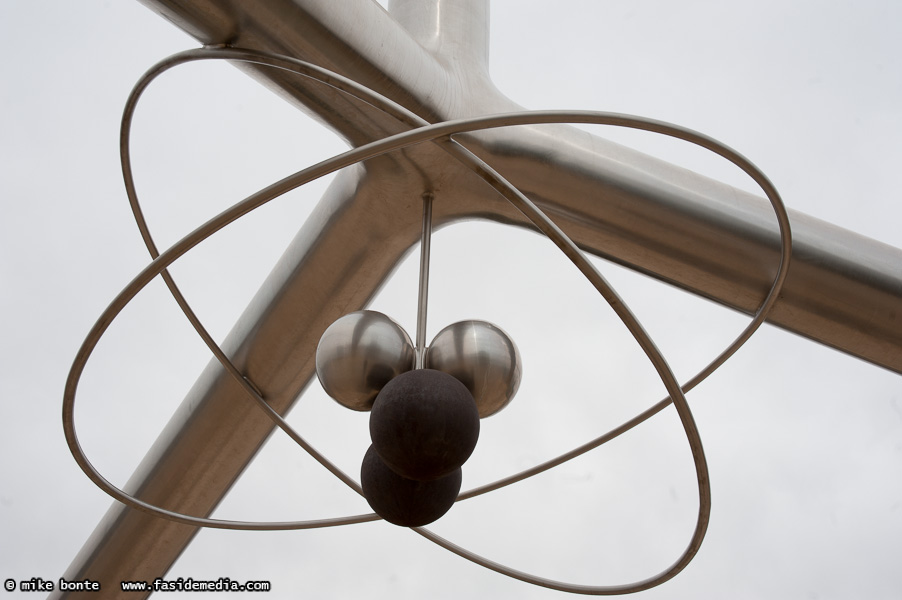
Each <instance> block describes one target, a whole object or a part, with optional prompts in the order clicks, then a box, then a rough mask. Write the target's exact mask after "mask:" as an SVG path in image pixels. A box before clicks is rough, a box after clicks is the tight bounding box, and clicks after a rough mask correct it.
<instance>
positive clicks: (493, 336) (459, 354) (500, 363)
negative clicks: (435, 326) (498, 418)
mask: <svg viewBox="0 0 902 600" xmlns="http://www.w3.org/2000/svg"><path fill="white" fill-rule="evenodd" d="M426 368H429V369H435V370H437V371H443V372H445V373H448V374H449V375H453V376H454V377H455V378H456V379H458V380H459V381H460V382H461V383H463V384H464V385H465V386H466V387H467V389H468V390H470V393H471V394H473V399H474V400H476V408H477V409H478V410H479V416H480V417H482V418H484V417H488V416H489V415H493V414H495V413H496V412H498V411H499V410H501V409H502V408H504V407H505V406H507V405H508V403H509V402H510V401H511V400H512V399H513V397H514V394H516V393H517V389H518V388H519V387H520V375H521V371H522V367H521V364H520V352H519V350H517V346H516V344H514V342H513V340H511V338H510V337H509V336H508V335H507V334H506V333H505V332H504V331H503V330H502V329H501V328H500V327H497V326H495V325H492V324H491V323H487V322H485V321H460V322H458V323H454V324H452V325H448V326H447V327H445V328H444V329H442V330H441V331H439V332H438V335H436V336H435V339H434V340H432V343H431V344H430V345H429V349H428V350H427V351H426Z"/></svg>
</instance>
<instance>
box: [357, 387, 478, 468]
mask: <svg viewBox="0 0 902 600" xmlns="http://www.w3.org/2000/svg"><path fill="white" fill-rule="evenodd" d="M370 438H372V440H373V446H374V447H375V449H376V452H378V453H379V457H380V458H381V459H382V460H383V461H384V462H385V464H386V465H388V466H389V467H390V468H391V469H392V470H393V471H395V472H396V473H397V474H398V475H400V476H402V477H406V478H407V479H416V480H419V481H429V480H432V479H438V478H439V477H442V476H444V475H447V474H448V473H451V472H452V471H454V470H455V469H457V468H458V467H460V466H461V465H462V464H464V462H466V460H467V459H468V458H470V454H472V453H473V449H474V448H475V447H476V440H477V439H478V438H479V411H478V410H477V408H476V402H475V400H473V396H472V394H470V392H469V390H467V388H466V386H464V384H462V383H461V382H460V381H458V380H457V379H455V378H454V377H452V376H451V375H448V374H447V373H442V372H441V371H434V370H432V369H416V370H413V371H408V372H406V373H402V374H401V375H398V376H397V377H395V378H394V379H392V380H391V381H389V382H388V383H387V384H386V385H385V387H384V388H382V390H381V391H380V392H379V395H378V396H376V401H375V402H374V403H373V410H372V412H371V413H370Z"/></svg>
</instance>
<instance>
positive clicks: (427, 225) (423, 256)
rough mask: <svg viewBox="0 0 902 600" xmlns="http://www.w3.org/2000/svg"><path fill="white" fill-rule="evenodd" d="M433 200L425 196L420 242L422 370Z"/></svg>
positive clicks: (419, 365)
mask: <svg viewBox="0 0 902 600" xmlns="http://www.w3.org/2000/svg"><path fill="white" fill-rule="evenodd" d="M432 199H433V195H432V193H430V192H426V193H425V194H423V236H422V240H421V242H420V283H419V288H418V291H417V360H416V368H417V369H422V368H423V366H424V363H425V362H426V309H427V306H428V304H429V255H430V252H431V250H432Z"/></svg>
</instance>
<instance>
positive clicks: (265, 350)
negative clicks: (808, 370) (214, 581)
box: [51, 0, 902, 598]
mask: <svg viewBox="0 0 902 600" xmlns="http://www.w3.org/2000/svg"><path fill="white" fill-rule="evenodd" d="M141 1H142V2H143V3H144V4H146V5H148V6H149V7H150V8H151V9H152V10H154V11H156V12H158V13H160V14H161V15H163V16H164V17H166V18H167V19H168V20H170V21H171V22H173V23H175V24H176V25H177V26H179V27H180V28H182V29H183V30H184V31H186V32H188V33H189V34H191V35H192V36H194V37H195V38H196V39H197V40H198V41H199V42H201V43H205V44H218V43H229V44H231V45H233V46H237V47H248V48H253V49H258V50H266V51H271V52H277V53H281V54H289V55H291V56H293V57H295V58H300V59H304V60H309V61H311V62H314V63H317V64H320V65H322V66H323V67H326V68H329V69H331V70H334V71H337V72H339V73H341V74H343V75H345V76H347V77H350V78H351V79H354V80H356V81H358V82H360V83H362V84H364V85H367V86H369V87H371V88H373V89H375V90H376V91H378V92H380V93H382V94H384V95H385V96H387V97H389V98H391V99H393V100H394V101H396V102H398V103H399V104H401V105H403V106H405V107H406V108H408V109H410V110H412V111H413V112H415V113H417V114H418V115H420V116H421V117H423V118H424V119H426V120H428V121H432V122H435V121H439V120H447V119H452V118H458V117H466V116H472V115H479V114H490V113H502V112H511V111H515V110H517V109H518V108H519V107H518V106H517V105H516V104H515V103H514V102H512V101H511V100H509V99H507V98H506V97H504V96H503V95H502V94H501V93H500V92H498V90H497V89H496V88H495V87H494V86H493V85H492V83H491V80H490V79H489V77H488V67H487V41H488V2H487V1H486V0H456V1H448V0H442V1H439V0H395V1H393V2H391V4H390V7H389V8H390V10H389V13H390V14H389V13H386V12H385V11H383V10H382V8H381V7H379V6H378V5H376V4H375V3H374V2H372V1H371V0H344V1H343V2H341V3H335V2H332V0H261V1H260V2H233V1H231V0H193V1H191V2H185V1H182V0H141ZM242 68H243V69H245V70H246V71H247V72H248V73H250V74H251V75H252V76H253V77H255V78H257V79H259V80H261V81H262V82H263V83H265V84H266V85H267V86H269V87H271V88H273V89H274V90H276V91H277V92H278V93H280V94H281V95H283V96H284V97H286V98H289V99H290V100H292V101H293V102H296V103H297V104H298V105H299V106H301V107H302V108H303V109H304V110H306V111H308V112H310V113H312V114H314V115H315V116H316V118H318V119H320V120H321V121H323V122H325V123H327V124H328V125H329V126H330V127H332V128H333V129H334V130H335V131H336V132H338V133H339V134H340V135H342V136H343V137H344V138H345V139H347V140H348V141H349V142H350V143H351V144H352V145H359V144H360V143H363V142H367V141H370V140H372V139H375V138H377V137H382V136H384V135H386V134H390V133H396V132H398V131H401V130H403V129H404V128H405V126H404V125H403V124H401V123H399V122H398V121H396V120H395V119H394V118H392V117H390V116H387V115H385V114H384V113H381V112H379V111H377V110H375V109H374V108H373V107H371V106H369V105H367V104H365V103H362V102H359V101H356V100H353V99H349V98H348V97H346V96H343V95H342V94H341V93H340V92H338V91H336V90H334V89H332V88H328V87H323V86H320V85H318V84H314V83H310V82H305V81H302V80H301V79H299V78H297V77H295V76H291V75H290V74H284V73H279V72H276V71H273V70H272V69H268V68H265V67H242ZM592 108H598V107H592ZM461 141H462V142H463V143H465V144H466V145H467V147H468V148H469V149H470V150H472V151H473V152H474V153H476V154H477V155H478V156H480V158H482V159H484V160H485V161H487V162H488V163H489V164H491V165H492V166H493V167H494V168H495V169H496V170H497V171H499V172H500V173H501V174H502V175H503V176H505V177H506V178H507V179H508V180H510V181H511V182H512V183H513V184H514V185H516V186H517V187H518V188H519V189H521V190H522V191H524V192H525V193H526V194H527V195H528V196H529V197H530V198H531V199H533V200H534V201H535V202H536V204H538V205H539V206H540V207H541V208H542V209H543V210H544V211H546V212H547V213H548V214H549V215H550V216H551V217H552V218H553V219H555V221H556V223H557V224H558V225H559V226H560V228H561V229H563V230H564V231H565V232H566V233H567V234H568V235H569V236H570V237H571V238H572V239H573V240H574V241H575V242H576V243H577V244H578V245H580V246H581V247H582V248H584V249H586V250H588V251H590V252H593V253H595V254H597V255H599V256H604V257H606V258H609V259H611V260H615V261H617V262H619V263H621V264H624V265H627V266H629V267H631V268H634V269H636V270H639V271H641V272H643V273H646V274H649V275H651V276H654V277H657V278H659V279H661V280H664V281H667V282H669V283H672V284H674V285H676V286H679V287H681V288H683V289H686V290H689V291H691V292H694V293H696V294H700V295H702V296H705V297H707V298H710V299H713V300H715V301H717V302H720V303H722V304H724V305H726V306H730V307H733V308H736V309H737V310H740V311H744V312H746V313H750V312H753V311H754V310H755V308H756V307H757V304H758V303H759V302H760V300H761V298H762V297H763V296H764V294H765V293H766V291H767V288H768V285H769V282H770V281H771V279H772V278H773V272H774V269H775V268H776V265H777V264H778V262H779V239H778V234H777V232H776V224H775V222H774V221H773V218H772V217H771V216H770V215H769V213H768V211H769V208H768V206H767V204H766V202H765V201H764V200H763V199H761V198H759V197H756V196H753V195H751V194H747V193H744V192H741V191H738V190H735V189H733V188H730V187H728V186H726V185H723V184H721V183H719V182H716V181H712V180H710V179H706V178H704V177H701V176H698V175H696V174H694V173H689V172H687V171H685V170H682V169H679V168H677V167H674V166H672V165H669V164H667V163H664V162H662V161H658V160H655V159H652V158H649V157H647V156H644V155H642V154H640V153H638V152H634V151H631V150H628V149H626V148H623V147H621V146H618V145H616V144H613V143H611V142H608V141H606V140H604V139H601V138H598V137H595V136H592V135H590V134H588V133H585V132H583V131H578V130H575V129H572V128H567V127H562V126H542V127H529V128H518V129H511V130H503V131H502V130H499V131H497V132H492V133H485V134H479V135H472V136H466V137H465V138H462V139H461ZM486 187H487V186H485V185H484V184H483V183H482V182H481V181H479V180H478V178H476V177H473V176H471V174H469V173H468V172H466V171H465V170H464V169H462V168H460V167H459V166H458V165H455V164H453V163H452V162H450V161H449V160H448V157H447V156H446V155H445V154H444V153H443V152H441V151H440V150H437V149H435V148H433V147H429V146H422V147H416V148H411V149H409V150H407V151H405V152H404V153H402V154H399V155H392V156H386V157H382V158H379V159H375V160H371V161H368V162H367V164H366V165H365V166H357V167H354V168H352V169H349V170H346V171H344V172H342V173H340V174H339V176H338V177H337V178H336V179H335V180H334V182H333V183H332V185H331V186H330V188H329V189H328V191H327V192H326V194H325V195H324V197H323V199H322V200H321V201H320V203H319V205H318V206H317V208H316V210H315V211H314V213H313V214H312V215H311V217H310V218H309V219H308V221H307V222H306V223H305V224H304V225H303V227H302V228H301V230H300V231H299V233H298V235H297V237H296V238H295V240H294V241H293V242H292V243H291V245H290V246H289V248H288V249H287V250H286V252H285V254H284V255H283V257H282V259H280V261H279V263H278V264H277V265H276V267H275V268H274V270H273V272H272V273H271V274H270V276H269V277H268V278H267V280H266V282H265V283H264V285H263V286H262V288H261V289H260V291H259V292H258V294H257V295H256V296H255V298H254V299H253V301H252V302H251V304H250V305H249V306H248V308H247V309H246V310H245V312H244V314H243V315H242V316H241V317H240V319H239V320H238V322H237V323H236V325H235V327H234V328H233V330H232V331H231V333H230V334H229V336H228V338H227V339H226V341H225V342H224V343H223V344H222V347H223V350H224V351H225V352H226V353H227V354H228V355H229V356H230V358H231V360H232V361H233V362H234V364H235V365H236V366H237V367H238V368H239V369H241V371H242V372H243V373H246V374H247V376H248V378H249V379H250V380H252V381H254V382H255V384H256V385H257V386H258V387H259V388H260V390H261V391H262V392H263V395H264V396H265V397H266V399H267V401H268V402H269V404H270V406H272V407H273V408H274V409H275V410H277V411H279V412H280V413H283V414H284V413H285V412H286V411H287V410H288V409H289V408H290V407H291V405H292V403H293V402H294V401H295V400H296V399H297V397H298V395H299V394H300V393H301V391H302V390H303V388H304V386H305V385H306V384H307V382H308V381H309V379H310V377H311V376H312V374H313V369H314V367H313V364H314V352H315V348H316V343H317V341H318V340H319V337H320V335H321V334H322V332H323V330H324V329H325V327H326V326H328V324H330V323H332V322H333V321H334V320H335V319H336V318H338V317H340V316H341V315H343V314H345V313H347V312H348V311H352V310H356V309H359V308H363V307H365V306H366V304H367V303H368V302H369V300H370V299H371V298H372V296H373V295H374V294H375V292H376V290H377V289H378V288H379V286H380V285H381V284H382V282H383V281H384V280H385V278H386V277H388V275H389V274H390V273H391V271H392V269H393V268H394V267H395V265H396V264H397V263H398V261H400V259H401V258H402V257H403V256H404V254H405V253H406V252H407V250H408V249H409V248H411V247H412V246H413V245H414V244H415V243H416V242H417V240H418V239H419V238H420V236H421V225H422V223H421V222H420V219H418V218H417V216H416V215H415V214H412V213H414V211H411V210H410V206H409V204H407V203H406V201H405V200H404V199H407V200H409V199H410V198H412V197H417V196H419V195H420V194H421V193H422V190H423V189H429V190H431V191H432V193H433V194H434V195H435V197H436V198H439V197H440V196H441V195H442V194H446V195H447V196H448V198H449V201H447V202H437V203H436V204H435V206H434V209H433V210H434V214H433V215H432V220H433V223H434V226H436V227H440V226H442V225H444V224H447V223H450V222H452V221H456V220H462V219H472V218H484V219H492V220H495V221H498V222H502V223H508V224H514V225H518V226H523V227H527V226H528V224H527V223H526V221H525V219H524V218H523V216H522V215H520V214H518V213H517V212H516V211H515V210H513V209H511V207H510V206H509V205H508V204H507V203H506V202H504V201H502V200H499V199H498V198H497V197H496V196H495V195H494V192H492V190H488V189H486ZM452 197H453V200H451V198H452ZM377 205H378V206H380V207H381V208H380V211H378V212H376V211H373V210H372V207H373V206H377ZM791 218H792V221H793V232H794V254H793V263H792V267H791V269H790V273H789V276H788V278H787V280H786V284H785V286H784V288H783V294H782V295H781V298H780V300H779V302H778V303H777V305H776V306H775V307H774V310H773V312H772V313H771V317H770V318H769V322H771V323H773V324H776V325H778V326H780V327H784V328H786V329H788V330H790V331H794V332H796V333H799V334H801V335H804V336H807V337H809V338H811V339H813V340H816V341H819V342H821V343H824V344H827V345H830V346H833V347H835V348H839V349H841V350H843V351H845V352H848V353H850V354H853V355H855V356H859V357H862V358H864V359H865V360H869V361H871V362H873V363H875V364H879V365H882V366H884V367H886V368H889V369H892V370H895V371H897V372H902V318H900V311H899V306H900V303H902V251H900V250H898V249H895V248H892V247H889V246H887V245H885V244H880V243H878V242H875V241H873V240H868V239H866V238H863V237H862V236H858V235H856V234H854V233H851V232H848V231H845V230H843V229H841V228H838V227H834V226H832V225H829V224H827V223H824V222H822V221H819V220H817V219H813V218H811V217H808V216H806V215H800V214H798V213H792V214H791ZM374 249H378V252H377V251H374ZM299 307H302V309H301V310H299ZM286 323H290V324H291V326H290V327H287V326H286V325H285V324H286ZM423 335H425V334H423ZM417 337H418V339H419V337H420V335H419V332H418V336H417ZM271 431H272V423H271V422H270V421H269V419H268V418H267V417H266V416H264V415H262V413H261V412H260V411H259V410H258V409H257V408H256V407H255V406H253V405H252V403H249V402H247V399H246V398H245V397H244V395H243V392H242V391H241V390H240V389H239V386H237V385H236V384H235V383H234V382H233V381H232V380H231V379H230V378H229V377H228V376H227V375H226V374H225V373H224V371H223V369H222V368H221V367H220V366H219V364H218V363H215V362H214V363H211V364H210V365H209V366H208V367H207V369H206V370H205V371H204V372H203V373H202V374H201V376H200V378H199V379H198V381H197V383H196V384H195V385H194V387H193V388H192V390H191V391H190V392H189V394H188V396H187V397H186V398H185V401H184V402H183V404H182V406H181V407H180V408H179V409H178V411H177V412H176V413H175V415H173V417H172V419H171V421H170V422H169V424H168V425H167V426H166V428H165V430H164V431H163V433H162V434H161V435H160V437H159V439H158V440H157V441H156V443H155V444H154V445H153V447H152V449H151V450H150V451H149V452H148V454H147V456H146V457H145V459H144V460H143V461H142V463H141V465H140V466H139V467H138V469H137V470H136V471H135V473H134V475H133V476H132V478H131V479H130V480H129V482H128V484H127V485H126V489H127V491H129V492H130V493H133V494H135V495H137V496H138V497H140V498H142V499H144V500H146V501H148V502H153V503H155V504H158V505H161V506H165V507H167V508H170V509H173V510H178V511H180V512H184V513H189V514H196V515H209V514H210V513H211V512H212V511H213V510H214V508H215V507H216V505H217V504H218V503H219V501H220V500H221V499H222V498H223V496H224V495H225V494H226V493H227V491H228V490H229V488H230V487H231V485H232V484H233V483H234V481H235V480H236V479H237V478H238V477H239V476H240V474H241V472H242V470H243V469H244V468H245V466H246V465H247V464H248V463H249V462H250V461H251V460H252V459H253V457H254V455H255V454H256V452H257V451H258V450H259V448H260V447H261V445H262V444H263V442H264V441H265V440H266V438H267V436H268V435H269V434H270V432H271ZM196 532H197V530H196V529H195V528H193V527H188V526H185V525H180V524H176V523H172V522H168V521H161V520H159V519H156V518H153V517H150V516H148V515H146V514H143V513H138V512H136V511H133V510H131V509H127V508H125V507H123V506H122V505H119V504H114V505H113V506H112V507H111V508H110V510H109V512H108V513H107V515H106V516H105V517H104V519H103V520H102V521H101V523H100V524H98V526H97V528H96V530H95V532H94V534H93V535H92V537H91V538H90V539H89V540H88V541H87V542H86V543H85V545H84V547H83V548H82V551H81V552H80V553H79V555H78V556H77V557H76V558H75V560H74V561H73V563H72V565H71V566H70V568H69V569H68V570H67V572H66V574H65V577H66V579H68V580H70V581H75V580H83V579H86V578H87V579H91V580H93V581H101V582H103V589H104V590H114V589H116V584H117V583H118V582H119V581H123V580H141V579H143V580H150V581H152V580H153V579H154V578H156V577H159V576H162V575H163V574H165V573H166V571H167V570H168V569H169V567H170V566H171V565H172V563H173V562H174V561H175V560H176V559H177V557H178V556H179V554H181V552H182V551H183V550H184V548H185V547H186V546H187V544H188V543H189V542H190V540H191V539H192V537H193V536H194V535H195V533H196ZM110 593H111V594H112V592H110ZM64 596H65V597H70V598H76V597H81V596H84V597H87V594H80V593H78V592H73V593H62V592H59V591H57V592H54V593H53V594H52V595H51V597H64ZM111 597H112V595H111ZM128 597H129V598H136V597H140V596H139V595H134V594H131V595H129V596H128Z"/></svg>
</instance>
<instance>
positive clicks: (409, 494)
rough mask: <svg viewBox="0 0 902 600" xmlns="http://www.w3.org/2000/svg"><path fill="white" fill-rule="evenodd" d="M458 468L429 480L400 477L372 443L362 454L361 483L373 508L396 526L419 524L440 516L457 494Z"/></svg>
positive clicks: (365, 496)
mask: <svg viewBox="0 0 902 600" xmlns="http://www.w3.org/2000/svg"><path fill="white" fill-rule="evenodd" d="M461 478H462V474H461V470H460V468H457V469H455V470H454V471H452V472H451V473H449V474H448V475H445V476H444V477H440V478H438V479H433V480H432V481H415V480H413V479H406V478H404V477H401V476H400V475H398V474H397V473H395V472H394V471H392V470H391V469H389V468H388V466H387V465H386V464H385V463H384V462H382V459H381V458H379V455H378V454H377V453H376V450H375V449H374V448H373V446H370V447H369V449H368V450H367V451H366V455H365V456H364V457H363V464H362V465H361V467H360V484H361V487H362V488H363V496H364V498H366V501H367V502H368V503H369V505H370V507H371V508H372V509H373V511H374V512H375V513H376V514H377V515H379V516H380V517H382V518H383V519H385V520H386V521H388V522H389V523H394V524H395V525H400V526H402V527H420V526H423V525H428V524H429V523H432V522H433V521H435V520H437V519H438V518H440V517H441V516H442V515H444V514H445V513H446V512H448V509H450V508H451V506H452V505H453V504H454V501H455V500H456V499H457V494H458V493H460V483H461Z"/></svg>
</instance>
